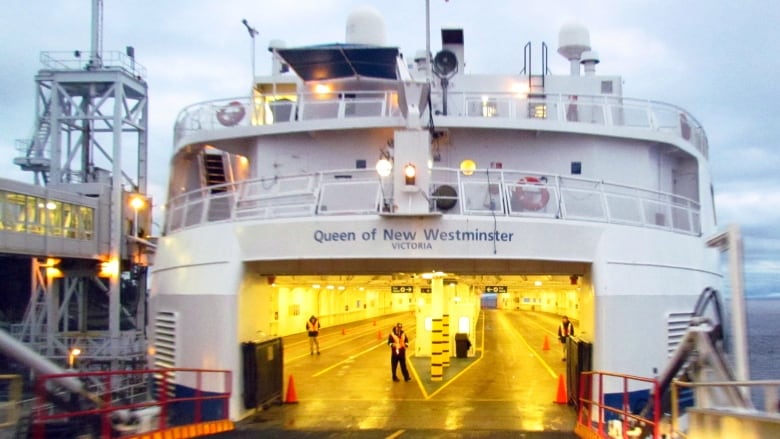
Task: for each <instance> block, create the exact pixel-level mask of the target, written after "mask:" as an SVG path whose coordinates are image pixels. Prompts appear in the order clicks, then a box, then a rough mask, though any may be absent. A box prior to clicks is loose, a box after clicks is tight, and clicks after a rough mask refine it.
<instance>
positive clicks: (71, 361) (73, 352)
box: [68, 348, 81, 369]
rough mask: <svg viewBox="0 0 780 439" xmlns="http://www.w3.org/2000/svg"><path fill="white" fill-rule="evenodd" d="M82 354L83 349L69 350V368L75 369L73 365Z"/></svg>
mask: <svg viewBox="0 0 780 439" xmlns="http://www.w3.org/2000/svg"><path fill="white" fill-rule="evenodd" d="M79 355H81V349H79V348H71V350H70V351H69V352H68V368H69V369H73V365H74V364H75V363H76V357H78V356H79Z"/></svg>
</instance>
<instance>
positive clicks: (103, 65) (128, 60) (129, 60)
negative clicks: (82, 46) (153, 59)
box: [40, 50, 146, 79]
mask: <svg viewBox="0 0 780 439" xmlns="http://www.w3.org/2000/svg"><path fill="white" fill-rule="evenodd" d="M91 57H92V54H91V52H90V51H89V50H71V51H50V52H41V56H40V58H41V64H42V65H43V66H44V68H46V69H52V70H101V69H112V68H118V69H120V70H122V71H124V72H125V73H127V74H129V75H131V76H135V77H137V78H138V79H146V67H144V66H143V65H141V64H139V63H138V62H136V61H135V57H133V56H130V55H128V54H127V53H124V52H120V51H105V52H103V53H102V54H101V55H100V62H99V63H97V64H96V63H95V62H94V61H92V60H91Z"/></svg>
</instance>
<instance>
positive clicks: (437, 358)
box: [431, 319, 444, 382]
mask: <svg viewBox="0 0 780 439" xmlns="http://www.w3.org/2000/svg"><path fill="white" fill-rule="evenodd" d="M432 323H433V327H432V329H431V332H432V333H433V334H432V337H431V343H432V348H431V381H434V382H435V381H441V380H442V377H443V376H444V367H443V365H442V345H443V343H442V319H433V321H432Z"/></svg>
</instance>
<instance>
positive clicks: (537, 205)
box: [512, 177, 550, 211]
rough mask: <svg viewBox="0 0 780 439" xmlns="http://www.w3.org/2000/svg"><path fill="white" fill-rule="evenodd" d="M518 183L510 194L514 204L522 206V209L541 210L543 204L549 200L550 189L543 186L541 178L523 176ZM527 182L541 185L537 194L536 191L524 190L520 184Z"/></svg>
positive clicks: (526, 183) (545, 204)
mask: <svg viewBox="0 0 780 439" xmlns="http://www.w3.org/2000/svg"><path fill="white" fill-rule="evenodd" d="M518 183H519V184H520V185H521V186H518V187H516V188H515V191H514V193H513V194H512V200H513V201H514V202H515V203H516V204H519V205H520V206H522V207H523V209H524V210H533V211H538V210H542V209H544V207H545V206H547V203H548V202H549V201H550V191H549V190H547V188H546V187H544V184H543V183H542V181H541V180H539V179H538V178H536V177H523V178H521V179H520V180H518ZM528 184H533V185H539V186H542V187H541V189H540V190H539V192H538V194H536V193H535V192H536V191H533V193H529V192H531V191H528V192H526V191H524V190H523V186H522V185H528Z"/></svg>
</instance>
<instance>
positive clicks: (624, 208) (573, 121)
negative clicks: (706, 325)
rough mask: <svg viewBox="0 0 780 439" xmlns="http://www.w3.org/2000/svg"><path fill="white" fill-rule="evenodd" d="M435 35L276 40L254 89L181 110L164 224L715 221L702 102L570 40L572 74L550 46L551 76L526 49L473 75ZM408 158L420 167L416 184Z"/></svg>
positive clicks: (675, 226)
mask: <svg viewBox="0 0 780 439" xmlns="http://www.w3.org/2000/svg"><path fill="white" fill-rule="evenodd" d="M348 33H349V32H348ZM442 36H443V41H442V43H443V44H442V45H443V49H442V50H441V51H440V52H439V53H438V54H437V55H436V57H435V58H434V59H433V60H426V58H425V57H424V56H423V57H422V58H420V57H417V58H415V59H414V63H411V64H408V65H407V64H406V61H404V59H403V56H401V55H400V54H399V53H398V49H396V48H392V47H387V46H383V45H377V44H376V43H373V42H372V43H370V44H366V43H361V42H357V43H359V44H356V42H354V41H353V42H349V43H348V44H344V45H341V44H337V45H324V46H308V47H302V48H294V49H277V48H272V54H273V62H274V68H273V71H272V74H271V75H270V76H267V77H262V78H257V79H258V80H257V81H256V82H255V84H254V87H253V95H252V96H248V97H236V98H228V99H220V100H213V101H208V102H202V103H198V104H194V105H191V106H188V107H186V108H185V109H184V110H182V111H181V112H180V114H179V116H178V118H177V121H176V125H175V130H174V143H175V148H176V150H175V157H174V162H173V163H174V166H173V175H172V179H171V185H170V192H169V201H168V209H167V211H166V213H167V216H168V218H167V221H166V224H167V226H166V230H167V231H168V232H173V231H176V230H179V229H182V228H188V227H193V226H196V225H199V224H204V223H208V222H214V221H247V220H264V219H274V218H280V217H316V216H322V215H329V216H332V215H355V214H363V215H371V214H374V215H381V216H397V215H423V216H425V215H463V216H479V215H483V216H484V215H490V216H494V217H495V216H511V217H537V218H549V219H554V220H585V221H600V222H606V223H620V224H630V225H639V226H643V227H657V228H664V229H668V230H672V231H675V232H681V233H685V234H691V235H695V236H700V235H701V233H702V232H703V231H705V230H708V229H709V228H710V222H711V221H710V220H709V218H710V213H711V211H712V209H711V208H712V206H711V204H712V203H711V201H712V200H711V196H710V195H708V194H707V192H706V190H707V188H708V187H709V176H708V174H707V171H706V166H702V163H703V162H706V160H707V156H708V143H707V137H706V134H705V132H704V129H703V128H702V126H701V124H700V123H699V122H698V121H697V120H696V118H695V117H693V115H691V114H690V113H688V112H687V111H685V110H684V109H682V108H680V107H677V106H675V105H671V104H666V103H662V102H657V101H651V100H645V99H633V98H626V97H623V91H622V79H621V78H620V77H619V76H604V75H596V74H595V68H594V66H595V64H596V63H597V62H598V61H597V60H595V61H594V57H593V55H587V54H583V53H582V51H581V48H582V47H584V46H583V45H581V44H579V43H578V42H577V41H575V42H573V44H574V46H576V48H573V46H572V47H570V46H562V47H561V48H560V49H559V52H561V53H562V54H564V53H565V56H567V57H568V58H569V59H570V60H571V61H572V63H573V66H574V64H577V72H576V73H575V69H574V67H572V72H571V74H570V75H551V74H548V73H549V70H548V69H547V65H546V46H544V45H543V53H542V71H543V72H544V73H543V74H541V75H535V74H533V73H532V72H531V66H530V60H528V59H527V60H526V62H527V65H526V66H524V68H523V70H522V71H521V73H520V74H511V75H507V74H491V75H486V74H470V73H467V72H465V69H464V66H465V65H464V64H463V35H462V31H460V30H446V31H445V30H443V31H442ZM572 51H573V52H572ZM575 52H576V53H575ZM526 55H527V57H528V58H530V48H529V46H527V47H526ZM580 58H582V63H583V64H584V65H585V74H582V75H581V74H579V59H580ZM429 61H430V63H429ZM430 64H433V66H431V65H430ZM286 65H289V67H290V68H291V69H290V70H291V71H290V72H288V71H287V69H286V68H283V67H284V66H286ZM442 138H445V139H444V140H442ZM385 143H386V145H387V146H386V147H385V146H382V145H383V144H385ZM442 144H444V145H442ZM374 145H376V146H379V147H380V148H379V149H380V160H379V161H378V162H377V168H376V171H374V170H373V169H372V168H373V163H372V160H375V159H374V158H373V157H375V154H376V146H374ZM220 156H221V158H220ZM581 160H583V162H582V163H585V161H586V162H587V165H586V167H587V172H581V171H580V168H581V166H580V165H581V162H580V161H581ZM382 161H385V162H387V163H385V164H384V165H386V166H387V167H388V168H387V169H386V171H387V174H384V175H382V173H381V171H380V166H379V165H380V162H382ZM476 161H479V162H481V163H479V165H476ZM350 163H355V165H354V168H351V167H345V165H346V166H350ZM393 163H394V165H393ZM458 163H460V169H458V168H457V166H458ZM465 163H470V165H471V166H472V167H471V168H470V169H468V172H466V170H464V168H463V165H464V164H465ZM488 163H489V165H488ZM569 167H570V169H571V171H570V173H569V174H564V173H563V172H565V171H564V170H565V169H567V168H569ZM407 168H414V169H415V170H420V171H418V172H417V180H416V181H414V178H412V179H411V180H412V183H411V184H410V183H409V180H406V183H405V177H404V175H403V171H404V170H405V169H407ZM214 169H216V171H214ZM681 176H683V178H681ZM702 218H707V220H706V221H704V222H706V224H705V225H703V224H702V222H703V221H702Z"/></svg>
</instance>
